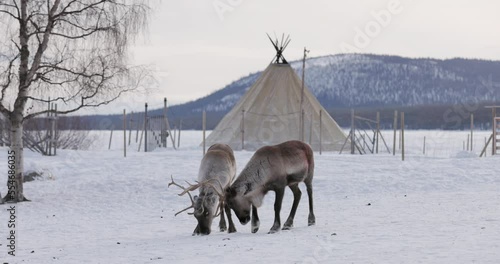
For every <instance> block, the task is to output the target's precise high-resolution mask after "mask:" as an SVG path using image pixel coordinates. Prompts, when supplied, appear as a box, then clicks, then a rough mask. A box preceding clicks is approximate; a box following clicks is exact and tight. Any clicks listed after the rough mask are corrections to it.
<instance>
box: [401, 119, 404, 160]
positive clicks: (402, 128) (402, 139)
mask: <svg viewBox="0 0 500 264" xmlns="http://www.w3.org/2000/svg"><path fill="white" fill-rule="evenodd" d="M401 157H402V159H403V161H404V160H405V112H401Z"/></svg>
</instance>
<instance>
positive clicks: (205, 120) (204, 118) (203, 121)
mask: <svg viewBox="0 0 500 264" xmlns="http://www.w3.org/2000/svg"><path fill="white" fill-rule="evenodd" d="M202 118H203V120H202V126H203V156H205V143H206V142H205V130H206V126H207V113H206V112H205V110H203V117H202Z"/></svg>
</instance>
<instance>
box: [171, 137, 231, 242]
mask: <svg viewBox="0 0 500 264" xmlns="http://www.w3.org/2000/svg"><path fill="white" fill-rule="evenodd" d="M235 176H236V162H235V159H234V154H233V150H232V149H231V148H230V147H229V146H228V145H225V144H214V145H212V146H211V147H210V148H209V149H208V151H207V153H206V154H205V156H203V159H202V160H201V164H200V169H199V172H198V181H197V183H196V184H189V183H188V184H189V187H187V188H185V187H183V186H181V185H179V184H177V183H175V182H174V179H173V178H172V182H171V183H169V184H168V186H170V185H175V186H177V187H179V188H181V189H183V190H184V191H183V192H182V193H180V194H179V196H182V195H184V194H186V193H187V194H188V195H189V198H190V199H191V203H192V205H191V206H189V207H187V208H186V209H184V210H181V211H179V212H178V213H176V214H175V215H178V214H179V213H182V212H184V211H186V210H188V209H190V208H194V212H193V213H190V214H193V215H194V217H195V218H196V219H197V220H198V225H197V226H196V228H195V230H194V231H193V235H200V234H201V235H208V234H210V232H211V226H212V220H213V219H214V217H217V216H218V214H217V212H218V211H219V210H220V222H219V229H220V231H221V232H224V231H226V229H227V227H226V221H225V219H224V210H225V211H226V214H227V219H228V222H229V230H228V232H229V233H233V232H236V228H235V227H234V223H233V220H232V219H231V210H230V209H229V207H228V206H227V205H226V204H225V203H224V192H225V190H226V189H227V188H228V187H229V185H230V184H231V182H232V181H233V180H234V177H235ZM196 189H199V194H198V196H194V198H193V197H192V196H191V194H190V193H189V192H190V191H194V190H196Z"/></svg>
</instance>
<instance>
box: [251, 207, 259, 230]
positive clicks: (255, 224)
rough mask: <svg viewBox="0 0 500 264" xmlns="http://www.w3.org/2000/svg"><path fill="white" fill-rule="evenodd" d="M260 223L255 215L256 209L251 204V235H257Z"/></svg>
mask: <svg viewBox="0 0 500 264" xmlns="http://www.w3.org/2000/svg"><path fill="white" fill-rule="evenodd" d="M259 226H260V221H259V215H258V214H257V207H255V206H254V205H253V204H252V233H257V231H259Z"/></svg>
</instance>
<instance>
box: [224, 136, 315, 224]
mask: <svg viewBox="0 0 500 264" xmlns="http://www.w3.org/2000/svg"><path fill="white" fill-rule="evenodd" d="M313 174H314V157H313V151H312V149H311V147H310V146H309V145H307V144H306V143H303V142H301V141H296V140H292V141H287V142H284V143H281V144H279V145H275V146H265V147H262V148H260V149H258V150H257V151H256V152H255V154H254V155H253V156H252V158H251V159H250V161H249V162H248V163H247V165H246V166H245V168H244V169H243V170H242V171H241V173H240V175H239V176H238V178H237V179H236V180H235V181H234V183H233V184H232V185H231V187H229V188H228V189H227V190H226V202H227V204H228V205H229V207H230V208H231V209H233V210H234V213H235V214H236V216H237V217H238V219H239V220H240V222H241V223H242V224H243V225H244V224H246V223H248V221H250V209H251V210H252V229H251V231H252V233H255V232H257V231H258V230H259V218H258V215H257V207H260V206H261V204H262V200H263V199H264V195H266V193H267V192H268V191H274V192H275V193H276V198H275V202H274V224H273V226H272V228H271V230H270V231H269V233H275V232H277V231H278V230H279V229H280V227H281V221H280V211H281V203H282V201H283V194H284V193H285V188H286V187H287V186H288V187H290V189H291V190H292V192H293V204H292V210H291V212H290V215H289V216H288V219H287V220H286V222H285V224H284V225H283V229H284V230H286V229H290V228H291V227H292V226H293V218H294V217H295V212H296V210H297V206H298V205H299V201H300V196H301V191H300V189H299V187H298V185H299V183H300V182H304V183H305V184H306V188H307V195H308V196H309V218H308V224H309V225H314V224H315V222H316V219H315V216H314V212H313V190H312V180H313Z"/></svg>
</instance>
